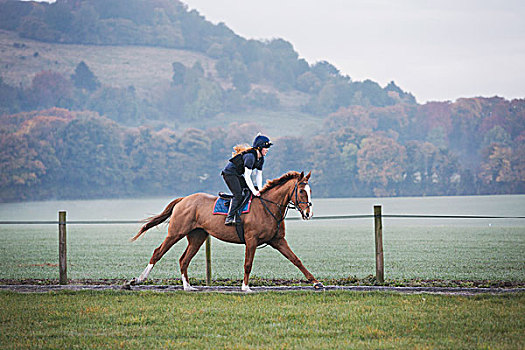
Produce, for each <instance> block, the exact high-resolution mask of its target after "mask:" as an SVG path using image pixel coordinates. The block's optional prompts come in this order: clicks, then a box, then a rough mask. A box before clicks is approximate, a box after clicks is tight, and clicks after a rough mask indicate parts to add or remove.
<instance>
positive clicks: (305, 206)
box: [291, 171, 314, 220]
mask: <svg viewBox="0 0 525 350" xmlns="http://www.w3.org/2000/svg"><path fill="white" fill-rule="evenodd" d="M310 175H312V172H311V171H310V172H309V173H308V175H306V176H304V172H302V173H301V175H300V176H299V179H298V180H297V183H296V184H295V188H294V192H293V194H292V198H291V201H292V203H293V205H294V206H295V208H297V210H298V211H299V212H300V213H301V216H302V218H303V220H310V219H311V218H312V217H313V216H314V210H313V208H312V189H311V188H310V185H309V184H308V180H309V179H310Z"/></svg>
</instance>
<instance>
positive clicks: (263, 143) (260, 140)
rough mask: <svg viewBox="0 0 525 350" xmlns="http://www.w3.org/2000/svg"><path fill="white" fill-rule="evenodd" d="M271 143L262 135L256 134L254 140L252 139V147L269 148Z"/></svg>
mask: <svg viewBox="0 0 525 350" xmlns="http://www.w3.org/2000/svg"><path fill="white" fill-rule="evenodd" d="M271 145H273V143H272V142H271V141H270V139H269V138H268V137H266V136H264V135H257V136H256V137H255V140H253V145H252V147H253V148H270V146H271Z"/></svg>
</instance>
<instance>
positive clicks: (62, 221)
mask: <svg viewBox="0 0 525 350" xmlns="http://www.w3.org/2000/svg"><path fill="white" fill-rule="evenodd" d="M58 269H59V272H60V284H67V244H66V212H65V211H59V212H58Z"/></svg>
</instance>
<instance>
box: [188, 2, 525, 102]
mask: <svg viewBox="0 0 525 350" xmlns="http://www.w3.org/2000/svg"><path fill="white" fill-rule="evenodd" d="M182 1H183V2H185V3H186V4H188V6H189V7H190V8H194V9H197V10H198V11H199V12H200V13H201V14H202V15H203V16H205V17H206V18H207V19H208V20H210V21H212V22H213V23H218V22H224V23H225V24H226V25H227V26H228V27H230V28H231V29H232V30H233V31H235V32H236V33H237V34H239V35H241V36H243V37H245V38H249V39H252V38H253V39H271V38H283V39H285V40H288V41H290V42H291V43H292V44H293V45H294V48H295V50H296V51H297V52H298V53H299V55H300V56H301V57H303V58H305V59H306V60H307V61H308V62H309V63H315V62H316V61H320V60H326V61H328V62H330V63H332V64H333V65H335V66H336V67H337V68H338V69H339V70H340V71H341V72H342V73H343V74H345V75H349V76H350V77H351V78H352V79H353V80H364V79H371V80H374V81H376V82H378V83H379V84H381V85H382V86H385V85H386V84H387V83H388V82H390V81H392V80H394V81H395V82H396V83H397V85H399V86H400V87H401V88H402V89H404V90H405V91H409V92H411V93H412V94H414V95H415V97H416V99H417V100H418V102H420V103H423V102H426V101H444V100H450V101H454V100H456V99H457V98H459V97H475V96H485V97H491V96H494V95H498V96H502V97H505V98H507V99H512V98H524V97H525V1H523V0H437V1H427V0H394V1H389V0H264V1H261V0H182Z"/></svg>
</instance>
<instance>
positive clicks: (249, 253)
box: [241, 239, 257, 292]
mask: <svg viewBox="0 0 525 350" xmlns="http://www.w3.org/2000/svg"><path fill="white" fill-rule="evenodd" d="M256 250H257V243H256V242H255V240H254V239H250V240H246V252H245V253H244V279H243V280H242V287H241V290H242V291H243V292H251V291H252V290H251V289H250V287H249V286H248V280H249V279H250V272H252V265H253V258H254V257H255V251H256Z"/></svg>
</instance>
